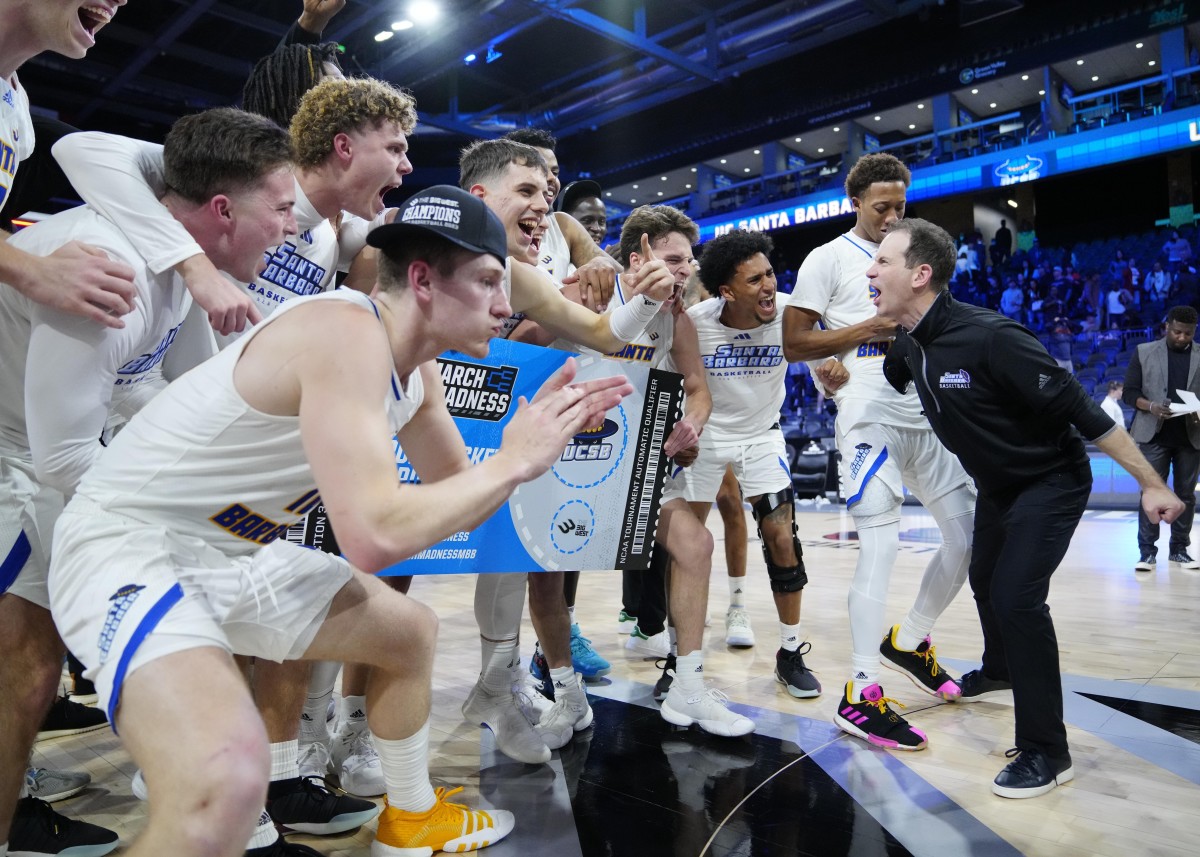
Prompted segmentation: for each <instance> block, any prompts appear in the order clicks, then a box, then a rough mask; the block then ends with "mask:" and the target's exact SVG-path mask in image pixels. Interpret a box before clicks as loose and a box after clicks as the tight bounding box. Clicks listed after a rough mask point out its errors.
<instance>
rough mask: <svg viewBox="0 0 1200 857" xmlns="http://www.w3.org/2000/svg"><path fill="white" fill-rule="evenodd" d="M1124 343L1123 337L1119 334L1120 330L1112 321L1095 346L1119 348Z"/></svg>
mask: <svg viewBox="0 0 1200 857" xmlns="http://www.w3.org/2000/svg"><path fill="white" fill-rule="evenodd" d="M1124 341H1125V336H1124V334H1122V333H1121V328H1120V327H1118V326H1117V323H1116V322H1115V321H1114V322H1113V323H1112V324H1110V325H1109V327H1108V330H1106V331H1104V333H1103V334H1101V336H1100V338H1099V339H1098V340H1097V343H1096V344H1097V345H1101V346H1108V345H1115V346H1117V347H1118V348H1120V347H1121V345H1122V343H1123V342H1124Z"/></svg>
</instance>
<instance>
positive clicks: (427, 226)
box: [367, 184, 508, 264]
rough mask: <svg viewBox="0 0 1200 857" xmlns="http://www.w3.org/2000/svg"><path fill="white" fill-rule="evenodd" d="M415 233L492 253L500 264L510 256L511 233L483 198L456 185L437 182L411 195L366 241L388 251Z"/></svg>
mask: <svg viewBox="0 0 1200 857" xmlns="http://www.w3.org/2000/svg"><path fill="white" fill-rule="evenodd" d="M416 233H424V234H431V235H437V236H440V237H442V238H445V239H446V240H447V241H450V242H453V243H454V244H457V245H458V246H459V247H462V248H463V249H464V250H471V251H473V252H475V253H490V254H491V255H493V256H495V257H496V258H497V259H499V260H500V263H501V264H503V263H504V261H505V259H507V258H508V236H507V235H506V234H505V231H504V224H502V223H501V222H500V218H498V217H497V216H496V215H495V214H494V213H493V212H492V210H491V209H490V208H488V207H487V203H485V202H484V201H483V200H482V199H480V198H479V197H477V196H475V194H473V193H468V192H467V191H465V190H463V189H461V188H457V187H455V186H454V185H448V184H439V185H434V186H433V187H431V188H427V189H425V190H423V191H420V192H419V193H416V194H414V195H413V196H411V197H409V198H408V199H407V200H406V201H405V202H404V204H403V205H401V206H400V210H399V211H398V212H397V213H396V219H395V220H394V221H393V222H391V223H385V224H384V225H383V226H377V227H376V228H375V229H372V230H371V231H370V233H369V234H368V235H367V243H368V244H370V245H371V246H372V247H378V248H379V249H380V250H384V251H386V250H388V249H390V248H394V247H399V246H401V245H403V243H404V239H405V238H406V237H408V236H409V235H412V234H416Z"/></svg>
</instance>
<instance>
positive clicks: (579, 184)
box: [557, 179, 604, 213]
mask: <svg viewBox="0 0 1200 857" xmlns="http://www.w3.org/2000/svg"><path fill="white" fill-rule="evenodd" d="M589 196H594V197H598V198H599V199H600V200H601V201H603V200H604V195H603V193H602V192H601V190H600V183H599V182H594V181H592V180H591V179H579V180H578V181H573V182H571V183H570V184H569V185H567V186H566V187H565V188H563V189H562V193H560V194H559V195H558V200H557V209H558V210H559V211H566V212H568V213H569V212H570V210H571V209H572V208H574V207H575V204H576V203H577V202H579V200H581V199H585V198H587V197H589Z"/></svg>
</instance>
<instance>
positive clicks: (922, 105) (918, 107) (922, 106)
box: [917, 104, 925, 110]
mask: <svg viewBox="0 0 1200 857" xmlns="http://www.w3.org/2000/svg"><path fill="white" fill-rule="evenodd" d="M917 109H918V110H924V109H925V105H924V104H917Z"/></svg>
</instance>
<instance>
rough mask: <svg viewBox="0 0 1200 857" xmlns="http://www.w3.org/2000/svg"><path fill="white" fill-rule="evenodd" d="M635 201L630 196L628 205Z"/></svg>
mask: <svg viewBox="0 0 1200 857" xmlns="http://www.w3.org/2000/svg"><path fill="white" fill-rule="evenodd" d="M635 202H637V200H636V199H634V198H633V197H630V198H629V204H630V205H633V203H635Z"/></svg>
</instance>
